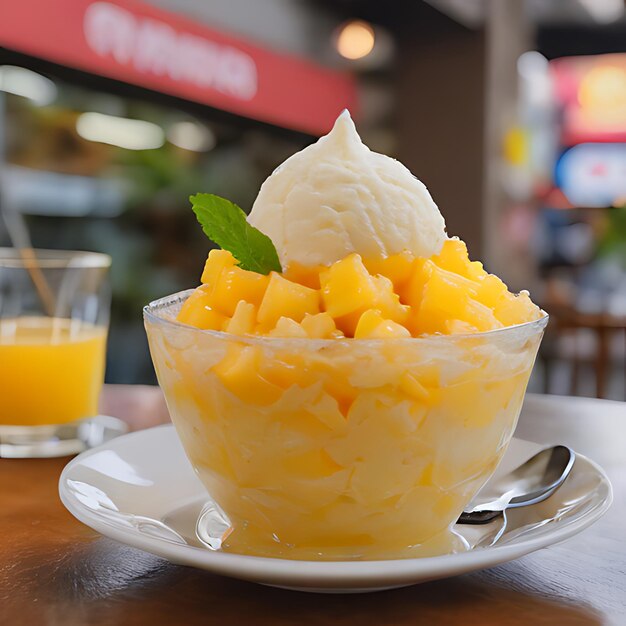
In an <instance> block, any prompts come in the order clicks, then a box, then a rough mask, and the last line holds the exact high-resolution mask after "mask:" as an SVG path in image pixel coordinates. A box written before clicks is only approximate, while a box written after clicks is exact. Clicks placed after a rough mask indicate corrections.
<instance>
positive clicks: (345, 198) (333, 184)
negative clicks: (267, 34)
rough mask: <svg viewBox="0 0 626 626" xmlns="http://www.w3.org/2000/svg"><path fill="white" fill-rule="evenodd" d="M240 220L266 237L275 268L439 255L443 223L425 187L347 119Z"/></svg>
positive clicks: (286, 168) (278, 173)
mask: <svg viewBox="0 0 626 626" xmlns="http://www.w3.org/2000/svg"><path fill="white" fill-rule="evenodd" d="M248 221H249V222H250V223H251V224H252V225H253V226H255V227H256V228H258V229H259V230H261V231H262V232H264V233H265V234H266V235H268V236H269V237H270V238H271V239H272V241H273V242H274V245H275V246H276V249H277V251H278V255H279V257H280V261H281V264H282V266H283V267H287V266H288V265H289V264H291V263H293V262H294V261H295V262H298V263H302V264H304V265H315V264H323V265H329V264H330V263H333V262H335V261H338V260H339V259H342V258H344V257H345V256H347V255H348V254H350V253H352V252H358V253H359V254H360V255H361V256H362V257H364V258H379V257H386V256H389V255H391V254H396V253H399V252H403V251H405V250H407V251H409V252H411V253H413V254H414V255H415V256H420V257H429V256H431V255H433V254H437V253H438V252H439V251H440V250H441V246H442V245H443V241H444V239H445V237H446V233H445V222H444V219H443V217H442V215H441V213H440V212H439V209H438V208H437V205H436V204H435V203H434V201H433V199H432V198H431V196H430V194H429V193H428V190H427V189H426V186H425V185H424V184H423V183H422V182H421V181H420V180H418V179H417V178H415V176H413V174H411V172H410V171H409V170H408V169H407V168H406V167H405V166H404V165H403V164H402V163H400V162H399V161H396V160H395V159H392V158H391V157H388V156H385V155H383V154H378V153H376V152H372V151H371V150H370V149H369V148H368V147H367V146H366V145H364V144H363V142H362V141H361V138H360V137H359V135H358V133H357V131H356V128H355V126H354V122H353V121H352V118H351V117H350V114H349V112H348V111H347V110H346V111H344V112H343V113H342V114H341V115H340V116H339V117H338V118H337V121H336V122H335V125H334V126H333V129H332V130H331V131H330V133H328V135H325V136H323V137H321V138H320V139H319V140H318V141H317V142H316V143H314V144H312V145H310V146H308V147H306V148H304V149H303V150H302V151H300V152H297V153H296V154H294V155H293V156H291V157H289V158H288V159H287V160H286V161H285V162H284V163H283V164H282V165H280V166H279V167H278V168H276V170H275V171H274V172H273V173H272V175H271V176H269V178H268V179H267V180H266V181H265V182H264V183H263V185H262V186H261V189H260V191H259V195H258V196H257V199H256V200H255V202H254V205H253V207H252V211H251V212H250V215H249V217H248Z"/></svg>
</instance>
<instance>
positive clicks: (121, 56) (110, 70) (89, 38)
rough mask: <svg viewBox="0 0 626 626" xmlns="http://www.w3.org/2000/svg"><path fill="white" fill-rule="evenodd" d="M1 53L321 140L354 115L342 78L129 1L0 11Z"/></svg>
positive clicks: (1, 6) (31, 2) (32, 2)
mask: <svg viewBox="0 0 626 626" xmlns="http://www.w3.org/2000/svg"><path fill="white" fill-rule="evenodd" d="M0 46H2V47H5V48H9V49H12V50H16V51H18V52H22V53H25V54H29V55H32V56H36V57H41V58H43V59H46V60H49V61H53V62H55V63H58V64H61V65H66V66H68V67H72V68H76V69H79V70H82V71H85V72H89V73H92V74H97V75H100V76H105V77H107V78H112V79H115V80H120V81H123V82H126V83H130V84H133V85H139V86H141V87H145V88H147V89H152V90H154V91H159V92H162V93H166V94H170V95H173V96H177V97H179V98H184V99H186V100H192V101H195V102H200V103H202V104H207V105H209V106H212V107H215V108H218V109H223V110H226V111H230V112H232V113H236V114H238V115H242V116H245V117H250V118H253V119H256V120H260V121H263V122H268V123H270V124H275V125H278V126H283V127H286V128H291V129H294V130H299V131H303V132H307V133H311V134H315V135H318V134H322V133H325V132H327V131H328V130H329V129H330V128H331V126H332V123H333V122H334V120H335V118H336V117H337V115H338V114H339V113H340V111H341V110H342V109H344V108H346V107H347V108H351V109H354V108H355V106H356V90H355V86H354V82H353V80H352V79H351V77H350V76H348V75H346V74H342V73H340V72H336V71H333V70H330V69H327V68H324V67H322V66H319V65H316V64H313V63H310V62H308V61H305V60H304V59H300V58H296V57H293V56H288V55H284V54H278V53H275V52H271V51H269V50H266V49H264V48H261V47H259V46H256V45H253V44H250V43H247V42H245V41H243V40H240V39H238V38H235V37H232V36H230V35H225V34H223V33H221V32H219V31H216V30H213V29H210V28H207V27H205V26H203V25H199V24H196V23H194V22H192V21H191V20H189V19H186V18H184V17H181V16H179V15H176V14H173V13H168V12H166V11H162V10H160V9H157V8H154V7H152V6H148V5H145V4H141V3H139V2H134V1H133V0H107V1H94V0H54V1H52V0H17V1H16V2H1V3H0Z"/></svg>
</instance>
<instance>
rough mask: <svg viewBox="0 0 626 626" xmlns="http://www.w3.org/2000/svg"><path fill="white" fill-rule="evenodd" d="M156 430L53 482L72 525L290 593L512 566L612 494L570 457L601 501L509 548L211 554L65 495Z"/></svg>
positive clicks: (556, 539) (604, 506) (592, 517)
mask: <svg viewBox="0 0 626 626" xmlns="http://www.w3.org/2000/svg"><path fill="white" fill-rule="evenodd" d="M157 430H159V431H161V430H167V431H169V433H171V436H173V437H176V439H178V435H177V434H176V430H175V427H174V425H173V424H161V425H159V426H154V427H152V428H148V429H144V430H139V431H134V432H131V433H127V434H125V435H122V436H120V437H116V438H115V439H112V440H111V441H109V442H107V443H105V444H102V445H100V446H97V447H95V448H92V449H90V450H87V451H85V452H82V453H81V454H79V455H78V456H76V457H74V458H73V459H72V460H71V461H70V462H69V463H68V464H67V465H66V466H65V467H64V468H63V471H62V472H61V475H60V477H59V497H60V499H61V502H62V503H63V505H64V506H65V508H66V509H67V510H68V511H69V512H70V513H71V514H72V515H73V516H74V517H75V518H76V519H77V520H79V521H80V522H81V523H83V524H85V525H86V526H88V527H90V528H91V529H92V530H95V531H96V532H98V533H99V534H101V535H103V536H105V537H109V538H110V539H114V540H115V541H118V542H120V543H122V544H125V545H128V546H131V547H134V548H138V549H141V550H143V551H145V552H149V553H151V554H154V555H156V556H159V557H161V558H165V559H167V560H168V561H170V562H172V563H177V564H181V565H190V566H193V567H200V568H202V569H205V570H207V571H211V572H213V573H216V574H221V575H225V576H230V577H233V578H239V579H244V580H249V581H254V582H262V583H265V584H273V583H275V584H281V583H283V584H287V585H289V586H294V587H295V586H298V584H303V585H304V586H305V587H313V586H315V585H316V584H317V585H321V586H328V585H335V586H337V585H339V584H340V585H341V586H343V587H347V586H353V585H365V586H367V585H368V584H373V585H376V586H377V587H381V586H384V585H402V584H406V585H410V584H412V581H413V582H420V581H421V582H425V581H427V580H435V579H437V578H443V577H448V576H456V575H459V574H464V573H467V572H470V571H474V570H479V569H484V568H486V567H493V566H495V565H498V564H501V563H504V562H508V561H512V560H514V559H517V558H519V557H521V556H524V555H526V554H530V553H531V552H535V551H536V550H540V549H541V548H545V547H548V546H550V545H554V544H556V543H560V542H561V541H565V540H566V539H569V538H570V537H572V536H574V535H576V534H578V533H579V532H581V531H582V530H584V529H585V528H587V527H589V526H590V525H591V524H593V523H594V522H595V521H597V520H598V519H599V518H600V517H602V516H603V515H604V514H605V513H606V511H607V510H608V509H609V508H610V506H611V503H612V501H613V488H612V485H611V482H610V480H609V478H608V476H607V475H606V472H605V471H604V470H603V469H602V468H601V467H600V466H599V465H598V464H597V463H595V462H594V461H592V460H591V459H589V458H588V457H586V456H584V455H582V454H579V453H576V456H577V458H578V459H581V460H582V461H583V462H585V463H587V464H588V465H589V466H590V467H591V468H592V469H593V470H594V471H595V472H596V473H597V474H598V475H599V476H600V478H601V479H602V481H601V482H602V485H603V486H604V487H605V488H606V495H605V497H604V499H603V500H602V501H601V502H600V503H598V504H596V505H595V506H594V507H593V508H592V509H590V510H588V511H586V512H584V513H583V514H581V515H580V517H578V518H574V519H573V520H570V521H569V523H568V525H567V526H565V527H559V526H556V527H555V528H553V529H552V530H550V531H548V532H546V533H544V534H542V535H541V536H539V537H532V535H531V536H530V537H525V538H523V539H520V540H517V541H515V540H514V541H513V542H512V543H509V544H504V545H501V546H497V545H496V546H490V547H485V548H481V549H480V550H476V551H473V550H469V551H466V552H460V553H456V554H444V555H439V556H431V557H421V558H420V557H413V558H406V559H404V558H399V559H381V560H358V561H356V560H355V561H310V560H306V561H304V560H295V559H286V558H273V557H261V556H248V555H243V554H232V553H226V552H219V551H211V550H208V549H206V548H200V547H196V546H190V545H186V544H180V543H176V542H173V541H168V540H167V539H164V538H158V537H150V536H148V535H144V534H141V533H139V532H137V531H136V530H135V529H133V528H125V527H123V526H120V525H118V524H115V523H112V522H110V521H108V520H107V519H106V518H103V517H102V516H100V515H98V514H96V513H94V512H92V511H91V510H90V509H88V508H87V507H85V506H84V505H82V504H81V503H80V502H79V501H78V500H77V499H76V498H75V497H74V496H73V495H72V494H71V493H70V492H69V490H68V489H67V486H66V485H67V480H68V475H69V473H70V472H71V471H72V470H73V469H74V467H76V466H77V465H80V464H81V462H82V461H83V459H85V458H87V457H89V456H91V455H93V454H97V453H98V452H100V451H102V450H106V449H111V447H115V446H116V445H117V444H118V443H119V442H120V441H121V440H125V441H128V440H129V439H131V438H132V439H135V438H138V439H141V438H142V437H146V436H150V435H151V434H153V433H154V432H155V431H157ZM169 433H168V434H169ZM164 436H168V435H164ZM513 439H516V440H518V441H523V442H527V443H532V444H534V445H542V444H538V443H536V442H528V440H525V439H521V438H519V437H513ZM192 471H193V470H192ZM555 535H556V536H555Z"/></svg>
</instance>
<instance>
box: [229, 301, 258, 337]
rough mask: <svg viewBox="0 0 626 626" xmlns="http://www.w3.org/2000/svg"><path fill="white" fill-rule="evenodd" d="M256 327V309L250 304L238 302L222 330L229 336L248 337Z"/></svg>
mask: <svg viewBox="0 0 626 626" xmlns="http://www.w3.org/2000/svg"><path fill="white" fill-rule="evenodd" d="M255 326H256V307H255V306H254V304H250V302H246V301H245V300H239V302H238V303H237V307H236V308H235V312H234V313H233V316H232V317H231V318H230V319H229V320H228V321H227V322H226V324H225V325H224V330H225V331H226V332H227V333H231V335H249V334H251V333H253V332H254V327H255Z"/></svg>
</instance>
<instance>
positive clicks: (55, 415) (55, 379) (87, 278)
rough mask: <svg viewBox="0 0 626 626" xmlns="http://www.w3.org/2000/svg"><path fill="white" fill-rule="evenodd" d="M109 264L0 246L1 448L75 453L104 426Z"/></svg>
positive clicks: (96, 257)
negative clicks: (100, 418)
mask: <svg viewBox="0 0 626 626" xmlns="http://www.w3.org/2000/svg"><path fill="white" fill-rule="evenodd" d="M110 265H111V258H110V257H109V256H107V255H105V254H97V253H92V252H72V251H58V250H32V249H22V250H17V249H15V248H0V456H4V457H33V456H60V455H65V454H72V453H74V452H77V451H80V450H81V449H83V448H85V447H86V446H87V445H89V440H90V439H93V438H94V437H95V438H96V439H98V437H99V436H98V431H99V432H100V434H102V428H103V426H102V424H97V423H95V421H94V420H95V418H96V416H97V415H98V399H99V395H100V391H101V389H102V384H103V382H104V365H105V352H106V338H107V327H108V322H109V305H110V287H109V281H108V273H109V267H110ZM94 429H95V430H94Z"/></svg>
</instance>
